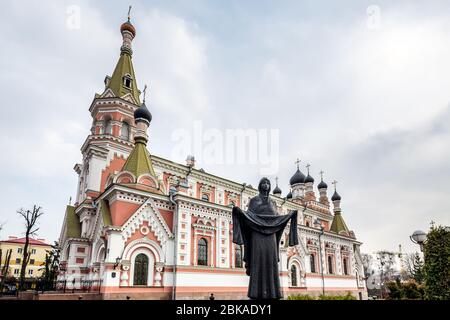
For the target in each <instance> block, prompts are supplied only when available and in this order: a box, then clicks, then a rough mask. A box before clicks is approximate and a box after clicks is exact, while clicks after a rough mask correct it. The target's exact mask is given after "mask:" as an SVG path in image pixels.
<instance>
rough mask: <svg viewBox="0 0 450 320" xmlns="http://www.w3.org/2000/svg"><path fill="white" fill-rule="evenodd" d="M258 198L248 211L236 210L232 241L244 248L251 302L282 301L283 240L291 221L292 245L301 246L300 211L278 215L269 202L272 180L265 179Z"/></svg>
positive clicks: (235, 208)
mask: <svg viewBox="0 0 450 320" xmlns="http://www.w3.org/2000/svg"><path fill="white" fill-rule="evenodd" d="M258 190H259V195H257V196H256V197H253V198H252V199H250V203H249V205H248V211H247V212H243V211H242V210H241V209H240V208H239V207H233V212H232V216H233V242H234V243H236V244H238V245H242V244H243V245H244V259H243V260H244V263H245V269H246V274H247V275H248V276H250V282H249V286H248V294H247V295H248V297H249V298H250V299H280V298H281V297H282V295H281V292H280V277H279V270H278V262H279V261H280V257H279V247H280V239H281V236H282V234H283V231H284V228H285V227H286V225H287V223H288V222H289V221H290V223H291V224H290V232H289V246H294V245H297V244H298V238H297V211H293V212H291V213H289V214H286V215H279V214H278V213H277V209H276V205H275V202H274V201H272V200H270V198H269V192H270V181H269V179H267V178H262V179H261V181H260V182H259V185H258Z"/></svg>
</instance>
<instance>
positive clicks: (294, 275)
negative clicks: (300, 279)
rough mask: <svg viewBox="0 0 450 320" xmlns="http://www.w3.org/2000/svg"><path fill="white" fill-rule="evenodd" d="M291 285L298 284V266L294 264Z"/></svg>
mask: <svg viewBox="0 0 450 320" xmlns="http://www.w3.org/2000/svg"><path fill="white" fill-rule="evenodd" d="M291 286H292V287H296V286H297V267H296V266H295V265H294V264H293V265H292V266H291Z"/></svg>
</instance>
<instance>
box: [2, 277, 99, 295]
mask: <svg viewBox="0 0 450 320" xmlns="http://www.w3.org/2000/svg"><path fill="white" fill-rule="evenodd" d="M101 283H102V281H101V280H85V279H75V278H74V279H72V280H69V281H68V280H55V281H48V280H46V279H33V278H31V279H30V278H28V279H25V282H24V286H23V289H22V290H21V291H35V292H39V293H44V292H45V293H75V292H80V293H81V292H87V293H95V292H100V287H101ZM19 284H20V281H19V279H8V281H7V282H5V283H4V284H3V288H0V289H1V290H0V296H2V295H16V296H17V295H18V293H19V289H18V288H19Z"/></svg>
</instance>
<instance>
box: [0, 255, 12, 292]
mask: <svg viewBox="0 0 450 320" xmlns="http://www.w3.org/2000/svg"><path fill="white" fill-rule="evenodd" d="M11 254H12V249H9V250H6V256H5V263H4V264H3V265H2V261H3V259H2V258H3V251H2V249H0V295H1V294H2V293H3V286H4V283H5V280H6V278H7V277H8V274H9V263H10V261H11Z"/></svg>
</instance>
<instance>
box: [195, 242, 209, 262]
mask: <svg viewBox="0 0 450 320" xmlns="http://www.w3.org/2000/svg"><path fill="white" fill-rule="evenodd" d="M197 264H198V265H199V266H207V265H208V243H207V242H206V240H205V238H201V239H200V240H198V258H197Z"/></svg>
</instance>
